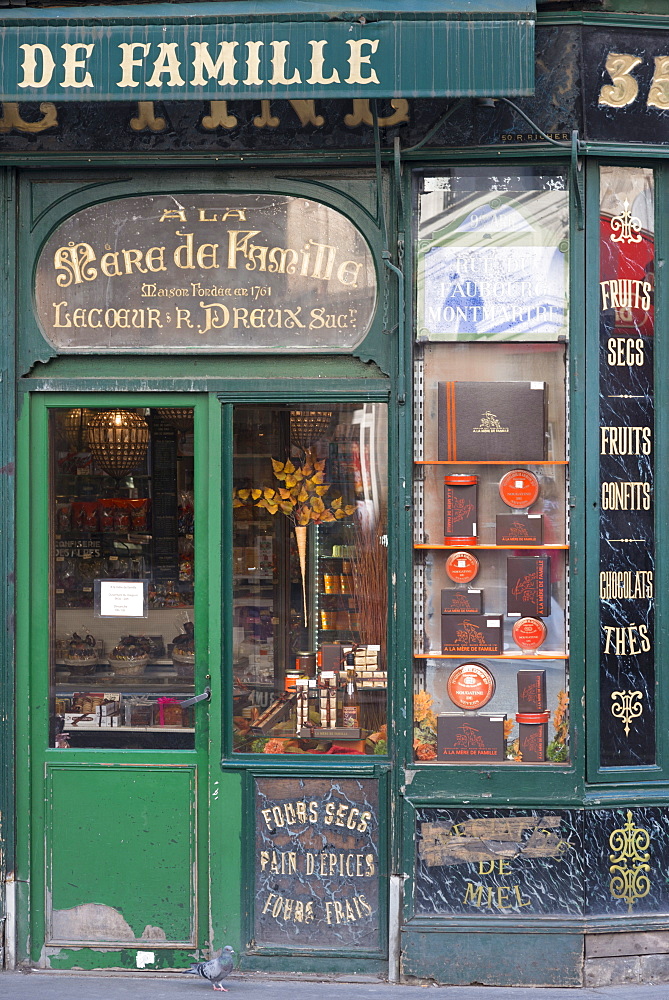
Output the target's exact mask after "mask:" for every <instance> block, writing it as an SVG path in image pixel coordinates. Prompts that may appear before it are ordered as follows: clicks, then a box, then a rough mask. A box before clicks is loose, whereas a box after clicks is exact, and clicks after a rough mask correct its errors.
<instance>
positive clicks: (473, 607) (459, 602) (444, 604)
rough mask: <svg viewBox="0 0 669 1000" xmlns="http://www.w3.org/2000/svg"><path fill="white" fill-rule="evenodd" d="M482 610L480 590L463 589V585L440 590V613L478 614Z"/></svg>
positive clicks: (481, 592) (481, 593)
mask: <svg viewBox="0 0 669 1000" xmlns="http://www.w3.org/2000/svg"><path fill="white" fill-rule="evenodd" d="M482 611H483V591H482V590H465V589H464V588H463V587H456V588H455V589H453V590H442V592H441V613H442V615H458V614H465V613H466V614H470V615H480V614H481V612H482Z"/></svg>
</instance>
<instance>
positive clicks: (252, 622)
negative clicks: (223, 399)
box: [232, 403, 387, 754]
mask: <svg viewBox="0 0 669 1000" xmlns="http://www.w3.org/2000/svg"><path fill="white" fill-rule="evenodd" d="M386 438H387V412H386V407H385V405H383V404H371V403H367V404H360V403H333V404H330V405H328V406H322V407H307V406H302V407H296V406H264V407H258V406H239V407H237V408H236V409H235V416H234V457H233V486H234V491H233V513H234V521H233V568H232V569H233V601H234V615H233V636H232V648H233V664H234V668H233V669H234V720H233V721H234V746H235V749H236V750H238V751H243V752H252V753H296V752H304V753H307V752H308V753H357V754H375V753H385V751H386V739H387V734H386V725H385V724H386V697H387V674H386V669H387V659H386V630H387V535H386V531H387V472H386V470H387V448H386Z"/></svg>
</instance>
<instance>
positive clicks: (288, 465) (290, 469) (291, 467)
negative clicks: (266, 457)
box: [283, 459, 295, 472]
mask: <svg viewBox="0 0 669 1000" xmlns="http://www.w3.org/2000/svg"><path fill="white" fill-rule="evenodd" d="M283 470H284V472H295V466H294V465H293V463H292V462H291V460H290V459H288V461H287V462H286V464H285V465H284V467H283Z"/></svg>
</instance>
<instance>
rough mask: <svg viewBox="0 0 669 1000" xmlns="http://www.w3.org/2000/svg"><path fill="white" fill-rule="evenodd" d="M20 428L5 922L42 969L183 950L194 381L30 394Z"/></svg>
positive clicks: (200, 822) (200, 736)
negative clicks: (15, 796) (154, 388)
mask: <svg viewBox="0 0 669 1000" xmlns="http://www.w3.org/2000/svg"><path fill="white" fill-rule="evenodd" d="M21 432H22V437H21V454H22V457H21V465H20V473H19V475H20V479H21V487H20V490H21V493H20V504H19V510H20V511H21V512H22V514H21V516H20V521H21V525H20V528H21V534H20V549H19V551H20V553H21V558H20V562H21V566H20V567H19V573H20V585H19V588H18V590H19V603H18V609H17V610H18V643H19V663H21V664H24V665H26V667H28V666H29V669H26V670H25V671H23V670H22V671H20V673H19V683H20V686H21V691H20V696H19V706H20V711H21V715H22V718H21V720H20V725H21V727H22V731H23V733H24V734H27V737H28V738H27V739H25V740H24V739H23V737H22V741H23V745H24V746H25V747H26V751H27V750H28V747H29V748H30V757H29V759H30V769H29V773H30V780H29V781H28V780H27V778H28V775H27V774H25V775H24V778H25V779H26V780H25V781H24V782H23V783H22V786H21V788H22V800H21V807H22V808H21V823H22V824H23V833H22V835H21V837H20V841H19V842H20V843H22V844H25V845H28V844H29V845H30V847H29V849H28V847H27V846H26V847H24V848H22V850H23V851H24V857H23V859H22V864H23V870H24V871H28V870H29V872H30V878H29V887H30V888H29V894H30V898H29V900H28V899H24V900H22V901H21V902H22V906H21V911H20V912H21V914H22V918H21V919H22V926H21V928H20V933H21V940H22V942H23V946H24V948H25V950H26V952H27V953H29V954H30V956H31V960H32V962H33V963H35V964H38V965H40V966H43V967H51V968H62V969H64V968H72V967H77V968H84V969H88V968H104V967H121V968H133V969H161V968H173V967H179V966H184V965H186V964H188V962H189V961H191V960H192V957H193V956H194V955H195V956H197V955H200V954H205V953H206V952H208V949H209V947H210V945H211V943H212V942H211V941H210V940H209V926H210V924H209V913H208V901H209V875H208V869H209V850H208V840H209V819H208V810H207V802H208V794H207V788H208V774H209V757H208V751H209V747H210V741H209V721H210V713H211V717H212V718H214V719H216V720H218V719H219V718H220V709H219V704H220V698H219V690H220V683H219V677H220V664H219V658H218V656H217V652H216V649H217V647H216V645H213V646H212V647H211V649H210V648H209V636H208V628H209V621H208V610H207V609H208V606H209V601H210V600H211V599H213V601H214V603H215V597H213V598H212V593H211V588H210V587H209V586H208V571H209V555H208V554H209V552H214V553H215V552H216V548H217V545H216V538H215V537H212V535H211V532H210V531H209V530H208V529H206V524H207V496H206V489H207V487H206V482H207V475H208V461H207V449H208V420H207V399H206V397H205V396H198V395H197V394H189V395H188V396H187V397H185V398H184V397H180V396H158V395H156V394H153V395H151V397H150V398H149V397H147V396H139V395H132V396H130V395H125V396H120V395H115V396H112V395H94V394H92V393H89V394H86V395H85V396H81V395H79V396H74V395H69V394H68V395H66V394H59V395H55V394H52V395H40V396H33V397H32V398H31V400H30V405H29V406H25V407H24V409H23V416H22V420H21ZM214 531H215V526H214ZM212 561H214V562H215V560H212ZM208 650H209V651H208ZM202 696H204V697H202ZM198 699H200V700H198ZM212 729H213V734H214V735H213V738H212V740H211V745H212V746H213V747H214V750H213V751H212V753H213V754H214V756H215V757H216V766H217V767H219V759H220V757H219V756H218V752H217V750H216V744H217V732H216V731H217V729H218V726H216V725H215V726H213V727H212ZM27 759H28V754H27V753H26V760H27ZM28 865H29V868H28ZM28 913H29V914H30V917H29V926H28V917H27V914H28Z"/></svg>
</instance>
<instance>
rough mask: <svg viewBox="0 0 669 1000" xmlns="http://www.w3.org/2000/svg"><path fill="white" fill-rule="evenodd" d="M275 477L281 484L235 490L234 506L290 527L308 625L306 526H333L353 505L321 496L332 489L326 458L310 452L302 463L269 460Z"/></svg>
mask: <svg viewBox="0 0 669 1000" xmlns="http://www.w3.org/2000/svg"><path fill="white" fill-rule="evenodd" d="M272 469H273V473H274V478H275V479H277V480H278V481H279V483H281V484H282V485H280V486H277V487H272V486H263V487H251V488H248V489H237V490H235V491H234V493H233V500H232V505H233V507H248V506H254V507H262V508H263V509H264V510H266V511H268V513H270V514H277V513H279V512H280V513H282V514H284V515H285V516H286V517H287V518H289V519H290V521H291V522H292V524H293V527H294V530H295V539H296V542H297V551H298V555H299V559H300V573H301V576H302V603H303V608H304V624H305V625H307V592H306V565H307V527H308V526H309V524H332V523H333V522H335V521H341V520H343V519H344V518H345V517H350V516H351V514H354V513H355V510H356V508H355V506H354V505H352V504H345V503H344V501H343V498H342V497H335V498H334V499H330V500H329V506H328V505H327V504H326V503H325V501H324V500H323V497H324V496H325V495H326V493H328V492H329V491H330V489H331V486H330V485H329V484H328V483H326V482H325V459H323V460H321V461H318V460H317V459H316V457H315V455H314V453H313V452H312V451H308V452H306V454H305V457H304V461H303V462H302V463H301V464H297V465H296V464H295V463H294V462H292V461H291V460H290V459H287V460H286V461H285V462H279V461H278V460H277V459H275V458H273V459H272Z"/></svg>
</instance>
